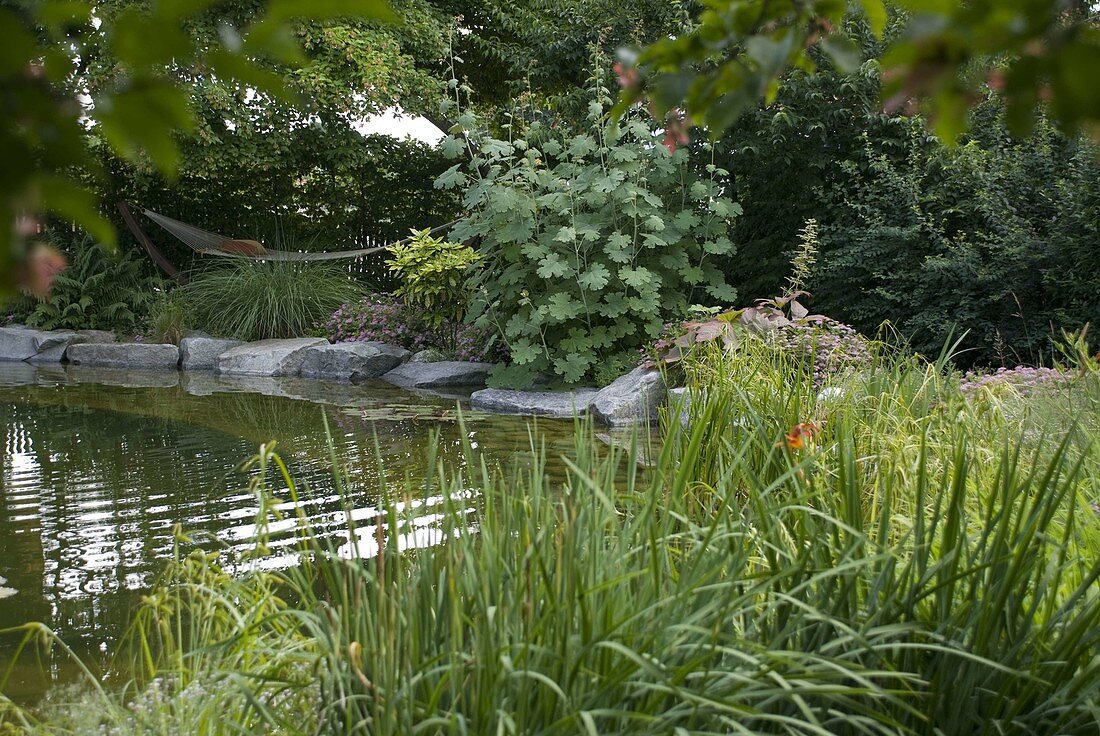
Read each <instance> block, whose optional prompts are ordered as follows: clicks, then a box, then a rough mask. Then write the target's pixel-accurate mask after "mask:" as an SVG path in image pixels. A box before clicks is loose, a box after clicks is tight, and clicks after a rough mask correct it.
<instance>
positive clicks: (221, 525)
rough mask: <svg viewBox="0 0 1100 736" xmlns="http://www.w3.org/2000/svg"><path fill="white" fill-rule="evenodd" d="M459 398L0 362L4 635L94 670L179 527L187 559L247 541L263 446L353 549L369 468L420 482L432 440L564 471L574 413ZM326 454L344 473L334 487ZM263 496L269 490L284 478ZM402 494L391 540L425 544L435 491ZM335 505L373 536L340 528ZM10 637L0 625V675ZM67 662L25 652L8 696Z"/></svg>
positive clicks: (375, 502)
mask: <svg viewBox="0 0 1100 736" xmlns="http://www.w3.org/2000/svg"><path fill="white" fill-rule="evenodd" d="M464 399H465V396H464V395H463V394H462V393H455V394H449V395H440V394H422V393H413V392H409V391H404V390H401V389H397V388H394V387H393V386H390V385H388V384H382V383H371V384H367V385H359V386H351V385H347V384H335V383H324V382H320V381H312V380H308V379H298V378H287V379H274V378H243V377H234V378H223V377H218V376H215V375H213V374H211V373H188V372H173V371H164V372H147V373H141V372H135V371H121V370H111V369H97V368H82V367H78V366H67V367H59V366H49V367H42V366H39V367H36V366H31V365H28V364H25V363H0V433H2V434H0V629H5V628H9V627H15V626H18V625H20V624H23V623H26V622H28V621H40V622H42V623H44V624H46V625H47V626H48V627H50V628H51V629H53V630H54V631H55V632H57V634H58V635H59V636H60V637H61V639H62V640H63V641H64V642H65V643H66V644H67V645H68V646H70V647H72V649H73V650H74V651H75V653H76V654H77V655H78V656H79V657H81V659H83V660H85V661H90V662H92V663H98V664H99V665H102V664H103V663H104V662H106V660H107V658H108V656H109V655H110V654H111V653H112V652H113V651H114V647H115V645H116V643H117V642H118V640H119V638H120V637H121V636H122V635H123V634H124V632H125V628H126V625H127V619H128V618H129V615H130V613H131V612H132V611H133V610H134V608H135V606H136V604H138V603H139V602H140V599H141V596H142V595H143V594H144V593H145V592H146V591H148V590H149V587H150V586H151V585H152V584H153V583H154V582H155V581H156V579H157V576H158V575H159V574H160V573H161V571H162V570H163V569H164V568H165V565H166V563H167V561H169V560H170V559H172V556H173V554H174V552H175V549H176V544H177V539H178V538H179V537H178V534H177V530H178V529H183V530H185V531H186V533H187V535H188V537H189V539H190V540H192V541H189V542H184V543H183V547H182V549H183V551H184V552H186V551H188V550H187V548H188V547H193V546H194V545H199V546H202V547H204V548H207V549H220V550H223V551H224V553H225V554H226V555H227V556H232V555H233V553H234V552H236V551H246V550H247V549H249V548H250V546H251V543H252V540H253V538H254V534H255V529H256V527H255V521H256V515H257V510H258V507H259V501H258V498H257V495H256V493H255V491H253V490H250V487H249V484H250V476H252V475H254V474H255V473H256V472H257V471H256V470H255V468H254V467H252V468H251V469H249V468H246V467H244V461H246V460H248V459H249V458H250V457H252V456H254V455H256V453H257V452H258V450H259V447H260V445H261V444H262V443H268V442H271V441H275V442H276V449H277V451H278V452H279V454H280V455H281V456H282V457H283V459H284V460H285V461H286V462H287V464H288V465H289V468H290V472H291V473H292V475H293V477H294V478H296V479H297V481H298V485H299V488H298V494H299V503H298V505H299V507H300V509H301V511H302V516H303V517H304V518H306V519H308V521H309V523H310V525H311V526H312V527H313V529H314V530H315V532H316V533H318V535H320V536H328V537H330V538H332V539H333V542H334V545H335V546H338V547H340V548H341V549H342V550H343V551H345V552H347V551H348V550H349V545H352V544H356V545H357V546H358V551H359V552H361V553H362V554H364V555H370V554H371V552H372V546H371V545H373V544H374V538H373V522H371V521H369V520H370V519H372V518H373V516H374V514H375V513H376V509H377V508H378V507H379V505H380V504H384V503H385V501H384V499H382V498H380V497H379V488H380V487H382V486H383V485H384V484H383V483H382V482H381V481H382V475H383V474H384V476H385V479H387V480H391V481H392V480H396V481H403V480H404V479H405V478H406V477H416V478H422V477H424V472H425V467H426V463H427V457H428V454H429V444H430V443H436V448H435V452H436V455H437V457H439V458H441V459H445V460H448V461H449V462H451V463H457V464H460V463H462V462H464V458H465V453H464V450H463V445H464V441H468V442H469V443H470V444H471V446H472V447H473V448H475V449H477V450H478V451H479V452H481V453H483V454H484V456H485V457H487V458H488V459H489V460H490V461H491V462H498V463H500V464H501V465H502V466H508V465H509V464H513V463H524V462H531V459H532V457H533V452H532V447H533V446H538V445H542V446H545V447H546V448H547V450H548V453H547V455H548V457H549V458H550V462H551V467H548V468H547V472H548V474H549V475H550V476H551V477H552V478H555V479H560V478H562V477H564V472H565V468H564V464H563V463H562V462H561V461H560V459H559V458H560V456H561V455H562V454H563V453H564V452H565V451H566V450H568V449H569V448H571V447H572V446H573V435H574V426H573V423H572V422H569V421H560V420H542V421H538V422H533V421H531V420H529V419H526V418H523V417H508V416H497V415H487V414H478V413H475V412H469V411H465V410H464V409H463V407H464V404H463V401H464ZM460 419H461V423H460ZM463 432H464V433H465V434H466V437H465V438H463V437H462V436H461V433H463ZM328 435H331V437H332V442H331V447H332V449H331V450H330V443H329V441H328V439H327V436H328ZM333 453H334V456H335V460H336V461H337V463H339V464H340V465H341V466H343V467H344V468H346V470H347V475H348V478H349V484H348V487H347V488H344V489H343V492H342V494H343V495H341V492H340V491H339V490H338V489H337V487H336V483H335V481H334V478H333V474H332V472H331V468H332V459H333ZM274 489H275V494H276V497H277V498H279V497H280V496H279V491H280V490H284V491H285V484H283V483H279V484H274ZM412 503H420V504H421V505H422V506H423V508H421V509H419V511H420V512H422V513H419V514H418V516H417V523H414V524H413V528H412V529H409V530H403V531H402V535H403V536H401V537H400V538H401V540H402V543H405V544H424V543H430V542H431V541H432V540H433V539H434V538H438V535H433V530H432V523H433V519H434V516H433V515H434V513H435V511H437V510H438V509H433V508H432V506H431V502H430V499H429V502H424V501H413V502H412ZM280 507H281V510H282V512H283V513H284V514H286V518H285V520H284V521H281V522H277V523H275V524H274V525H273V526H272V527H271V529H270V533H271V535H272V538H271V543H270V544H271V547H272V548H274V549H275V550H276V551H278V550H279V549H286V550H287V552H288V553H289V548H290V546H291V545H292V543H293V540H294V533H295V528H296V525H297V523H298V522H297V520H296V510H294V509H292V508H291V507H290V503H289V501H286V500H285V499H283V502H282V503H281V504H280ZM346 509H351V514H352V517H353V520H355V521H358V522H363V521H364V520H368V521H367V523H366V524H364V527H368V528H370V529H371V530H372V531H371V532H370V533H364V534H363V535H362V536H361V537H359V538H356V539H349V538H348V532H347V529H348V523H347V522H348V520H347V517H346V514H345V510H346ZM420 522H422V523H420ZM274 559H275V561H276V564H277V563H278V560H279V555H278V554H276V555H275V556H274ZM285 561H286V564H292V557H291V555H290V554H287V555H286V557H285ZM21 638H22V634H21V633H7V634H0V675H2V673H3V672H4V670H5V669H6V668H7V666H8V665H9V664H10V663H11V661H12V658H13V655H14V653H15V651H16V648H17V646H18V645H19V642H20V640H21ZM66 662H67V659H66V657H65V656H64V655H62V654H61V653H60V652H59V651H58V650H57V649H54V650H53V652H52V653H49V654H47V655H44V656H41V657H40V656H37V655H34V654H28V653H24V654H23V655H22V656H20V657H19V658H18V659H17V660H16V666H15V668H14V670H13V672H12V675H11V678H10V679H9V681H8V682H7V684H6V685H5V686H4V692H5V693H6V694H7V695H9V696H13V697H15V698H17V699H22V698H33V697H35V696H36V695H37V694H39V693H41V692H42V691H43V690H44V689H45V688H46V687H47V686H48V685H49V684H50V683H51V682H56V681H58V680H65V679H70V678H71V677H72V676H73V675H74V671H73V668H71V666H69V665H67V664H66Z"/></svg>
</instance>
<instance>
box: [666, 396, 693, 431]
mask: <svg viewBox="0 0 1100 736" xmlns="http://www.w3.org/2000/svg"><path fill="white" fill-rule="evenodd" d="M668 405H669V406H670V407H671V411H673V412H677V413H678V414H679V416H680V426H681V427H687V426H688V425H689V424H690V423H691V392H690V391H688V390H687V388H685V387H683V386H681V387H680V388H673V389H669V391H668Z"/></svg>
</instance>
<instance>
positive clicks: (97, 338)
mask: <svg viewBox="0 0 1100 736" xmlns="http://www.w3.org/2000/svg"><path fill="white" fill-rule="evenodd" d="M73 342H74V343H78V342H92V343H106V342H118V338H117V337H116V336H115V333H113V332H111V331H110V330H77V331H76V339H74V340H73Z"/></svg>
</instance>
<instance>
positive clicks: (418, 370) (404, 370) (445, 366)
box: [382, 360, 493, 388]
mask: <svg viewBox="0 0 1100 736" xmlns="http://www.w3.org/2000/svg"><path fill="white" fill-rule="evenodd" d="M492 369H493V364H492V363H467V362H464V361H460V360H441V361H439V362H438V363H411V362H410V363H405V364H404V365H400V366H398V367H397V368H394V369H393V370H392V371H390V372H389V373H386V374H384V375H383V376H382V380H383V381H386V382H388V383H392V384H393V385H394V386H400V387H401V388H440V387H445V386H484V385H485V379H486V378H488V377H489V371H491V370H492Z"/></svg>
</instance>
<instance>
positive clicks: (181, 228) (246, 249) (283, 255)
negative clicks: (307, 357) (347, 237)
mask: <svg viewBox="0 0 1100 736" xmlns="http://www.w3.org/2000/svg"><path fill="white" fill-rule="evenodd" d="M142 214H144V215H145V216H146V217H148V218H149V219H150V220H152V221H153V222H155V223H157V224H158V225H160V226H161V227H162V228H164V229H165V230H167V231H168V232H169V234H171V235H172V236H173V237H175V238H176V239H177V240H179V241H180V242H181V243H183V244H184V245H186V246H187V247H188V248H191V250H193V251H195V252H196V253H203V254H207V255H213V256H229V257H231V258H251V259H253V260H257V261H333V260H336V259H338V258H360V257H362V256H365V255H369V254H371V253H377V252H378V251H380V250H385V249H386V248H389V247H390V246H389V245H379V246H375V247H373V248H360V249H358V250H339V251H317V252H312V253H309V252H301V251H292V250H276V249H274V248H265V247H264V246H263V244H262V243H259V242H257V241H255V240H244V239H239V238H227V237H225V236H224V235H218V234H217V233H212V232H210V231H209V230H203V229H202V228H199V227H195V226H194V225H188V224H187V223H186V222H180V221H179V220H173V219H172V218H171V217H166V216H164V215H161V214H159V213H156V212H153V211H152V210H142ZM456 222H457V221H456ZM453 224H454V222H449V223H447V224H446V225H440V226H439V227H434V228H432V229H431V230H430V231H429V232H430V233H434V232H436V231H438V230H443V229H445V228H448V227H450V226H451V225H453ZM409 240H411V238H405V239H404V240H399V241H398V242H399V243H405V242H407V241H409ZM391 245H394V244H391Z"/></svg>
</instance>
